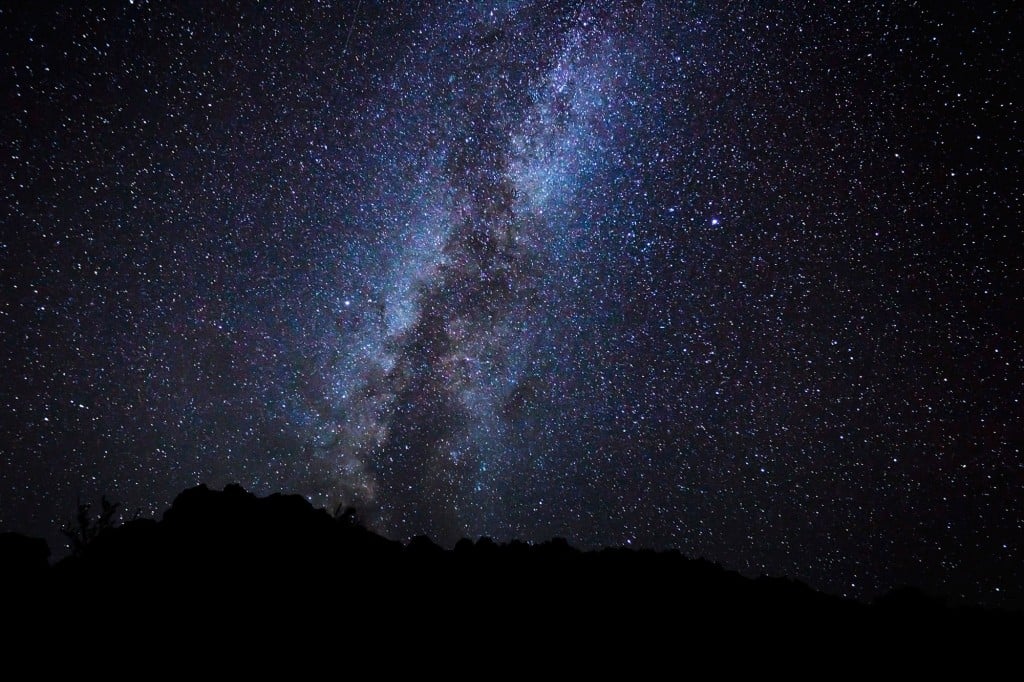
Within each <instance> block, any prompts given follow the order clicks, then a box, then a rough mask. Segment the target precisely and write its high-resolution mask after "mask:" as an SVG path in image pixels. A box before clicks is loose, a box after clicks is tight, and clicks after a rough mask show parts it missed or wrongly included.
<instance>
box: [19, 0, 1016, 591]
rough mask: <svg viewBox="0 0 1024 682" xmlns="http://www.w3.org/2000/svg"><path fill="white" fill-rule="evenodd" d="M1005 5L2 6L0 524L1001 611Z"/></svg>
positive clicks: (1007, 333) (1008, 563)
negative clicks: (223, 498)
mask: <svg viewBox="0 0 1024 682" xmlns="http://www.w3.org/2000/svg"><path fill="white" fill-rule="evenodd" d="M1021 18H1022V17H1021V10H1020V9H1019V8H1017V7H1016V6H1015V5H1014V3H1008V2H1007V3H1003V4H993V3H951V4H949V5H948V6H947V5H946V4H945V3H933V2H902V3H895V2H843V3H826V4H822V3H802V2H796V3H772V2H768V3H760V2H741V1H739V2H738V1H733V2H667V1H666V2H655V1H626V0H608V1H601V2H597V1H578V2H554V1H545V0H534V1H532V2H531V1H522V2H515V1H511V0H509V1H497V0H495V1H493V2H434V1H431V2H426V1H423V2H415V1H410V2H382V1H373V0H363V1H358V2H357V1H356V0H351V1H342V2H312V3H307V2H261V3H250V2H243V3H223V4H215V3H209V2H183V3H156V2H149V1H146V0H134V2H133V1H131V0H125V1H124V2H118V3H112V4H105V3H89V4H84V5H78V4H76V3H70V4H62V5H55V6H48V5H47V6H37V5H32V4H28V3H18V4H15V5H13V6H11V5H5V6H3V7H0V37H2V40H0V52H2V54H3V62H2V66H3V74H4V77H3V81H2V96H3V102H4V107H3V115H2V117H0V178H2V185H0V191H2V193H3V197H2V201H0V211H2V214H0V216H2V223H0V225H2V234H0V276H2V287H3V288H2V291H3V298H2V300H0V335H2V336H0V340H2V355H0V368H2V369H3V377H4V379H3V381H2V382H0V407H2V421H0V428H2V431H0V433H2V438H0V448H2V451H0V456H2V468H0V525H2V527H3V529H5V530H18V531H23V532H29V533H35V534H40V535H46V536H47V537H49V538H50V539H51V543H52V544H54V545H55V547H57V546H59V545H58V541H57V540H56V537H57V530H58V529H59V527H60V525H61V523H62V522H63V521H64V520H65V519H67V518H68V517H69V516H70V515H71V514H72V513H73V510H74V508H75V504H76V501H77V500H78V499H81V500H83V501H91V500H95V499H98V498H99V496H100V495H101V494H106V495H107V496H109V497H111V498H112V499H116V500H119V501H121V502H123V503H124V505H125V507H126V508H128V509H132V508H135V507H140V508H141V509H142V511H143V513H144V514H156V513H159V512H160V511H161V510H162V509H163V508H164V507H165V506H166V505H167V504H168V503H169V502H170V500H171V499H172V498H173V497H174V495H175V494H176V493H177V492H178V491H180V490H181V489H182V488H185V487H187V486H192V485H195V484H197V483H199V482H205V483H208V484H210V485H212V486H217V487H220V486H223V485H224V484H225V483H228V482H232V481H238V482H240V483H241V484H242V485H244V486H245V487H246V488H248V489H250V490H253V491H254V492H257V493H261V494H263V493H269V492H273V491H278V490H284V491H288V492H298V493H301V494H303V495H305V496H306V497H307V498H308V499H310V500H311V501H312V502H314V504H317V505H321V506H326V507H329V508H331V509H333V508H334V507H335V506H336V505H338V504H353V505H356V506H358V507H359V508H360V510H361V514H362V517H363V518H364V519H366V520H368V521H369V523H370V525H371V527H372V528H374V529H375V530H378V531H380V532H382V533H384V534H385V535H388V536H390V537H393V538H399V539H407V538H409V537H411V536H413V535H416V534H421V533H425V534H429V535H431V536H432V537H434V538H436V539H437V540H438V541H440V542H442V543H447V544H451V543H453V542H454V541H455V540H456V539H458V538H460V537H463V536H470V537H477V536H481V535H487V536H491V537H494V538H497V539H499V540H505V539H510V538H519V539H522V540H527V541H541V540H546V539H549V538H551V537H553V536H564V537H567V538H569V539H570V541H572V542H573V543H574V544H577V545H580V546H583V547H597V546H604V545H631V546H648V547H655V548H659V549H661V548H678V549H679V550H681V551H682V552H684V553H685V554H688V555H692V556H704V557H707V558H709V559H711V560H713V561H717V562H721V563H722V564H724V565H725V566H726V567H728V568H732V569H737V570H740V571H743V572H746V573H749V574H756V573H761V572H765V573H769V574H772V575H780V576H783V575H784V576H790V577H793V578H799V579H802V580H806V581H807V582H809V583H810V584H811V585H813V586H815V587H818V588H822V589H825V590H829V591H832V592H835V593H840V594H847V595H853V596H861V597H864V596H871V595H874V594H877V593H878V592H879V591H881V590H884V589H887V588H889V587H891V586H893V585H898V584H904V583H907V584H911V585H915V586H918V587H922V588H925V589H928V590H931V591H933V592H936V593H939V594H943V595H948V596H951V597H954V598H963V599H967V600H972V601H983V602H986V603H994V604H1022V603H1024V569H1022V566H1024V552H1022V546H1021V538H1024V456H1022V443H1024V432H1022V427H1021V424H1022V417H1024V414H1022V406H1021V392H1022V391H1021V387H1022V384H1024V372H1022V370H1021V340H1022V339H1024V337H1022V336H1021V334H1020V326H1021V321H1022V317H1021V312H1020V311H1021V310H1024V307H1022V306H1024V296H1022V293H1024V291H1022V286H1021V283H1022V258H1021V239H1020V236H1019V230H1020V225H1021V223H1022V218H1024V215H1022V214H1024V211H1022V210H1021V209H1022V206H1021V204H1022V197H1024V191H1022V187H1021V183H1020V177H1021V175H1020V171H1019V166H1020V159H1021V155H1022V153H1024V144H1022V136H1021V107H1020V103H1019V97H1020V89H1019V88H1018V87H1017V86H1016V85H1015V83H1016V78H1017V77H1018V74H1019V73H1020V72H1021V69H1022V67H1024V64H1022V63H1021V61H1022V60H1021V59H1020V49H1019V45H1018V40H1017V39H1018V37H1019V33H1020V30H1019V29H1020V28H1021V26H1022V21H1021Z"/></svg>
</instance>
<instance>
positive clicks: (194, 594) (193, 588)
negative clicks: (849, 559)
mask: <svg viewBox="0 0 1024 682" xmlns="http://www.w3.org/2000/svg"><path fill="white" fill-rule="evenodd" d="M105 509H109V503H108V504H105ZM83 535H88V533H83ZM48 555H49V550H48V548H47V546H46V543H45V542H44V541H42V540H38V539H32V538H26V537H24V536H20V535H17V534H12V533H8V534H4V535H0V567H2V568H0V570H2V572H3V576H4V579H5V584H7V585H17V586H18V587H19V588H20V589H19V590H18V592H19V594H20V596H21V597H22V598H23V599H22V601H23V602H25V603H31V604H33V605H34V606H33V607H32V608H35V609H37V610H38V609H49V610H50V611H51V612H57V613H61V612H72V613H82V612H89V611H90V610H99V611H104V610H110V609H119V610H121V611H123V612H125V613H133V614H135V615H143V614H145V615H149V616H152V615H153V614H159V613H179V612H180V610H181V609H182V608H184V607H185V605H189V606H190V607H191V606H194V605H196V604H206V605H210V604H220V605H231V606H232V608H242V607H244V608H245V609H257V608H258V609H262V611H260V612H261V613H267V612H274V613H277V612H281V611H284V612H288V613H292V614H299V613H304V614H308V613H311V612H317V613H320V615H321V616H322V617H323V618H325V619H334V618H341V619H342V620H344V621H346V622H350V621H353V620H359V621H365V620H366V619H368V618H371V619H372V618H378V619H383V618H387V620H388V622H389V623H396V622H397V623H408V622H417V623H420V625H419V627H425V625H424V624H425V623H427V622H429V620H430V614H434V615H437V616H441V615H443V616H444V617H445V618H449V617H452V616H453V614H457V615H458V618H459V619H461V620H462V623H463V627H465V626H466V623H480V624H481V627H483V626H484V624H492V625H493V624H494V623H503V624H504V626H509V625H510V624H512V623H533V625H531V626H530V627H542V628H549V629H550V628H561V627H566V628H578V627H580V626H584V627H598V625H597V624H602V623H603V624H606V625H607V627H613V628H622V629H624V630H625V631H629V630H630V629H631V628H634V627H637V626H638V624H644V625H645V626H650V625H651V624H652V623H655V622H663V621H664V622H668V623H676V624H677V625H681V624H685V625H686V627H689V628H712V629H713V628H722V627H728V628H739V629H740V631H742V630H743V629H744V628H749V627H754V624H757V625H756V627H760V628H764V627H768V628H770V629H771V628H780V627H790V626H791V625H792V624H799V625H800V626H801V627H805V628H806V627H813V628H841V629H844V630H847V631H849V630H860V631H862V632H873V631H876V630H877V629H878V628H880V627H882V628H888V629H890V630H891V629H894V628H896V629H898V628H915V629H916V630H917V631H920V628H922V627H926V628H930V629H932V630H942V631H946V632H949V631H950V629H958V630H964V631H967V630H974V631H976V630H977V629H978V628H983V627H989V626H997V627H999V628H1003V627H1005V626H1012V627H1014V628H1019V627H1020V625H1021V617H1020V614H1017V613H1014V612H1005V611H996V610H989V609H982V608H979V607H962V606H960V607H951V606H947V605H946V604H944V603H943V602H942V601H940V600H937V599H934V598H931V597H929V596H927V595H924V594H923V593H921V592H919V591H917V590H913V589H910V588H904V589H900V590H897V591H895V592H892V593H890V594H888V595H886V596H885V597H883V598H881V599H878V600H876V601H875V602H874V603H872V604H865V603H860V602H856V601H852V600H848V599H843V598H840V597H837V596H833V595H828V594H824V593H821V592H817V591H814V590H812V589H811V588H809V587H808V586H807V585H805V584H803V583H801V582H798V581H794V580H789V579H785V578H768V577H760V578H756V579H751V578H747V577H744V576H742V575H740V574H738V573H735V572H732V571H728V570H726V569H724V568H722V567H721V566H718V565H716V564H713V563H710V562H708V561H705V560H702V559H688V558H685V557H683V556H681V555H680V554H679V553H677V552H674V551H668V552H654V551H647V550H631V549H605V550H600V551H580V550H577V549H574V548H573V547H571V546H570V545H569V544H568V543H567V542H566V541H565V540H562V539H554V540H551V541H549V542H544V543H541V544H526V543H523V542H516V541H513V542H510V543H507V544H499V543H496V542H494V541H493V540H490V539H488V538H482V539H480V540H478V541H472V540H469V539H463V540H461V541H460V542H458V543H457V544H456V545H455V547H454V548H453V549H451V550H446V549H444V548H442V547H440V546H438V545H437V544H435V543H434V542H432V541H431V540H430V539H428V538H426V537H417V538H414V539H413V540H412V541H410V542H409V543H407V544H402V543H400V542H396V541H393V540H388V539H386V538H383V537H381V536H379V535H377V534H375V533H373V532H371V531H369V530H367V529H366V528H364V527H363V526H361V525H360V524H359V523H358V522H357V519H356V517H355V512H354V511H353V510H351V509H350V510H346V511H345V512H344V513H336V514H334V515H332V514H329V513H328V512H326V511H324V510H321V509H315V508H314V507H313V506H312V505H311V504H310V503H309V502H308V501H306V500H305V499H304V498H302V497H300V496H297V495H281V494H275V495H270V496H269V497H262V498H261V497H257V496H255V495H253V494H251V493H248V492H246V491H245V490H243V489H242V488H241V487H240V486H237V485H229V486H227V487H226V488H225V489H224V490H223V491H216V490H210V489H208V488H207V487H206V486H199V487H196V488H191V489H189V490H186V491H184V492H182V493H181V494H180V495H179V496H178V497H177V499H176V500H175V501H174V503H173V504H172V506H171V507H170V508H169V509H168V510H167V511H166V513H165V514H164V516H163V518H162V520H159V521H156V520H148V519H135V520H131V521H128V522H127V523H125V524H123V525H120V526H110V527H106V528H104V529H103V530H102V532H98V533H95V534H94V536H93V537H91V539H90V541H89V542H87V543H82V545H81V546H80V547H79V548H78V550H77V551H76V552H75V553H74V554H73V555H72V556H69V557H66V558H64V559H62V560H60V561H58V562H57V563H55V564H54V565H53V566H50V564H49V563H48V561H47V557H48ZM244 612H249V611H244ZM253 613H255V611H253ZM410 618H412V620H411V621H410V620H409V619H410ZM601 627H605V626H604V625H602V626H601ZM865 628H866V629H865Z"/></svg>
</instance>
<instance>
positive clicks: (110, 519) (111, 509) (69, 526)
mask: <svg viewBox="0 0 1024 682" xmlns="http://www.w3.org/2000/svg"><path fill="white" fill-rule="evenodd" d="M91 508H92V505H91V504H82V503H81V502H79V503H78V513H77V514H75V518H74V519H72V520H71V521H69V522H68V523H66V524H65V525H64V527H63V528H61V533H63V534H64V536H65V537H66V538H67V539H68V540H70V541H71V553H72V555H74V556H81V555H82V552H84V551H85V549H86V547H88V546H89V545H90V544H91V543H92V541H93V540H95V539H96V538H97V537H98V536H99V535H100V533H102V532H103V531H105V530H107V529H108V528H113V527H114V526H116V525H117V520H116V519H115V518H114V515H115V514H117V510H118V509H120V508H121V503H120V502H111V501H110V500H108V499H107V497H106V495H104V496H103V497H102V498H101V499H100V513H99V515H98V516H96V518H93V516H92V514H90V513H89V510H90V509H91Z"/></svg>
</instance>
